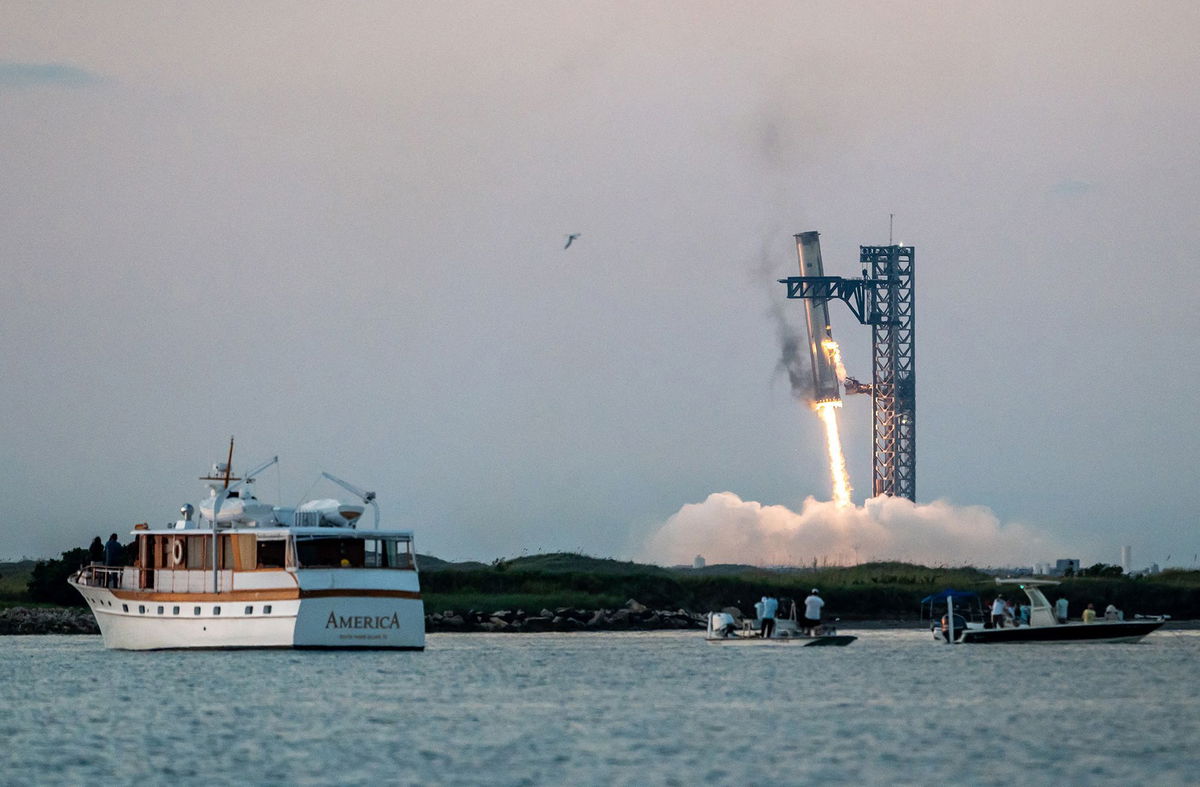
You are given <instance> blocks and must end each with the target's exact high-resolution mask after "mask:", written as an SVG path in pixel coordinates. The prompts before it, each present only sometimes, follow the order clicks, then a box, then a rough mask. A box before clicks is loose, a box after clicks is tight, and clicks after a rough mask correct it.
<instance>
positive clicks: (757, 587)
mask: <svg viewBox="0 0 1200 787" xmlns="http://www.w3.org/2000/svg"><path fill="white" fill-rule="evenodd" d="M419 561H420V566H421V586H422V591H423V595H424V598H425V606H426V610H427V611H428V612H441V611H444V610H451V609H453V610H459V611H462V610H468V609H474V610H479V611H481V612H491V611H495V610H499V609H512V610H516V609H523V610H526V611H527V612H530V613H533V612H536V611H538V610H541V609H542V608H549V609H555V608H557V607H575V608H577V609H613V608H616V607H619V606H622V605H624V603H625V602H626V601H627V600H629V599H636V600H637V601H640V602H641V603H643V604H646V605H648V606H651V607H654V608H656V609H679V608H683V609H689V610H692V611H696V612H703V611H706V610H710V609H718V608H721V607H725V606H737V607H739V608H741V609H742V610H743V611H746V612H749V611H750V610H751V609H752V608H753V605H754V602H755V601H756V600H757V599H758V598H759V597H761V596H763V595H765V594H771V595H774V596H776V597H778V598H781V599H795V600H801V599H803V598H804V597H805V596H807V595H808V593H809V591H810V589H811V588H814V587H817V588H820V590H821V595H822V596H823V597H824V598H825V601H826V612H827V614H829V615H833V616H837V617H841V618H843V619H847V620H876V619H912V618H915V617H917V616H918V614H919V611H920V599H921V598H922V597H924V596H926V595H929V594H930V593H933V592H936V591H938V590H942V589H943V588H948V587H953V588H955V589H958V590H973V591H976V592H978V593H979V594H980V595H981V596H983V597H984V599H986V600H990V599H991V598H992V597H993V596H994V594H995V593H996V584H995V580H994V578H993V577H992V576H991V575H989V574H987V573H985V572H983V571H978V570H976V569H973V568H938V567H929V566H920V565H912V564H908V563H867V564H864V565H859V566H850V567H825V568H815V569H814V568H775V569H764V568H756V567H754V566H738V565H716V566H708V567H705V568H702V569H693V568H663V567H661V566H651V565H643V564H639V563H631V562H627V561H619V560H611V559H603V558H593V557H588V556H586V555H579V554H573V553H551V554H545V555H530V556H527V557H519V558H513V559H511V560H506V559H500V560H496V561H494V562H493V563H491V564H490V565H485V564H482V563H448V562H446V561H443V560H439V559H437V558H435V557H432V556H420V557H419ZM33 565H34V563H33V561H23V562H21V563H0V607H4V606H14V605H23V606H29V605H30V604H31V601H33V600H32V599H31V598H30V596H29V593H28V591H27V585H28V583H29V580H30V577H31V574H32V570H33ZM1060 593H1061V594H1062V595H1064V596H1066V597H1067V599H1068V601H1069V602H1070V605H1071V610H1072V615H1078V614H1079V612H1080V611H1082V609H1083V608H1084V606H1086V604H1088V603H1089V602H1090V603H1093V604H1095V605H1096V608H1097V609H1103V608H1104V607H1105V606H1106V605H1107V604H1110V603H1112V604H1116V605H1117V606H1118V607H1119V608H1121V609H1122V610H1124V611H1125V612H1126V614H1127V615H1133V614H1137V613H1141V614H1160V613H1161V614H1169V615H1171V616H1173V617H1176V618H1181V619H1197V618H1200V571H1182V570H1167V571H1164V572H1163V573H1161V574H1158V575H1156V576H1153V577H1143V578H1136V579H1133V578H1128V577H1116V578H1108V577H1106V578H1074V579H1070V580H1066V581H1064V582H1063V583H1062V584H1061V585H1059V586H1058V587H1057V588H1053V589H1052V590H1051V592H1050V593H1049V594H1048V595H1049V596H1050V597H1051V599H1052V600H1053V599H1054V598H1057V596H1058V595H1059V594H1060Z"/></svg>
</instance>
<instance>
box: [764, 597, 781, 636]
mask: <svg viewBox="0 0 1200 787" xmlns="http://www.w3.org/2000/svg"><path fill="white" fill-rule="evenodd" d="M762 605H763V612H762V637H763V639H768V638H769V637H770V636H771V635H772V634H774V633H775V613H776V612H777V611H778V610H779V601H778V600H776V599H775V598H774V597H772V596H763V597H762Z"/></svg>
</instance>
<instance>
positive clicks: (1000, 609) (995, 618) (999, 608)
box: [992, 596, 1005, 629]
mask: <svg viewBox="0 0 1200 787" xmlns="http://www.w3.org/2000/svg"><path fill="white" fill-rule="evenodd" d="M1004 607H1005V604H1004V596H996V600H995V601H993V602H992V627H993V628H998V629H1002V628H1004Z"/></svg>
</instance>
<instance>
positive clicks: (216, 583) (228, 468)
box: [212, 435, 233, 593]
mask: <svg viewBox="0 0 1200 787" xmlns="http://www.w3.org/2000/svg"><path fill="white" fill-rule="evenodd" d="M232 476H233V435H230V436H229V458H228V459H226V460H225V486H224V489H225V491H226V492H228V491H229V479H230V478H231V477H232ZM224 500H225V498H224V496H222V497H220V498H218V500H217V505H216V507H214V508H213V536H212V569H213V593H220V592H221V583H220V573H219V572H218V571H217V511H218V509H219V508H220V507H221V503H222V502H224Z"/></svg>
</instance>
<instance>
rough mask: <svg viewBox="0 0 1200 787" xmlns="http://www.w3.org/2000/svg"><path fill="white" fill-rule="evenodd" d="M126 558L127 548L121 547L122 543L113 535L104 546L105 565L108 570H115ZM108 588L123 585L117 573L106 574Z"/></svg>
mask: <svg viewBox="0 0 1200 787" xmlns="http://www.w3.org/2000/svg"><path fill="white" fill-rule="evenodd" d="M124 556H125V547H123V546H121V542H120V541H118V540H117V534H116V533H113V534H112V535H111V536H109V537H108V543H106V544H105V545H104V565H105V566H106V567H108V568H113V567H116V566H120V565H121V561H122V559H123V558H124ZM105 575H106V578H107V582H106V583H105V584H106V585H107V586H108V587H118V586H119V585H120V584H121V583H120V582H119V581H118V579H117V576H116V572H115V571H109V572H106V574H105Z"/></svg>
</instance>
